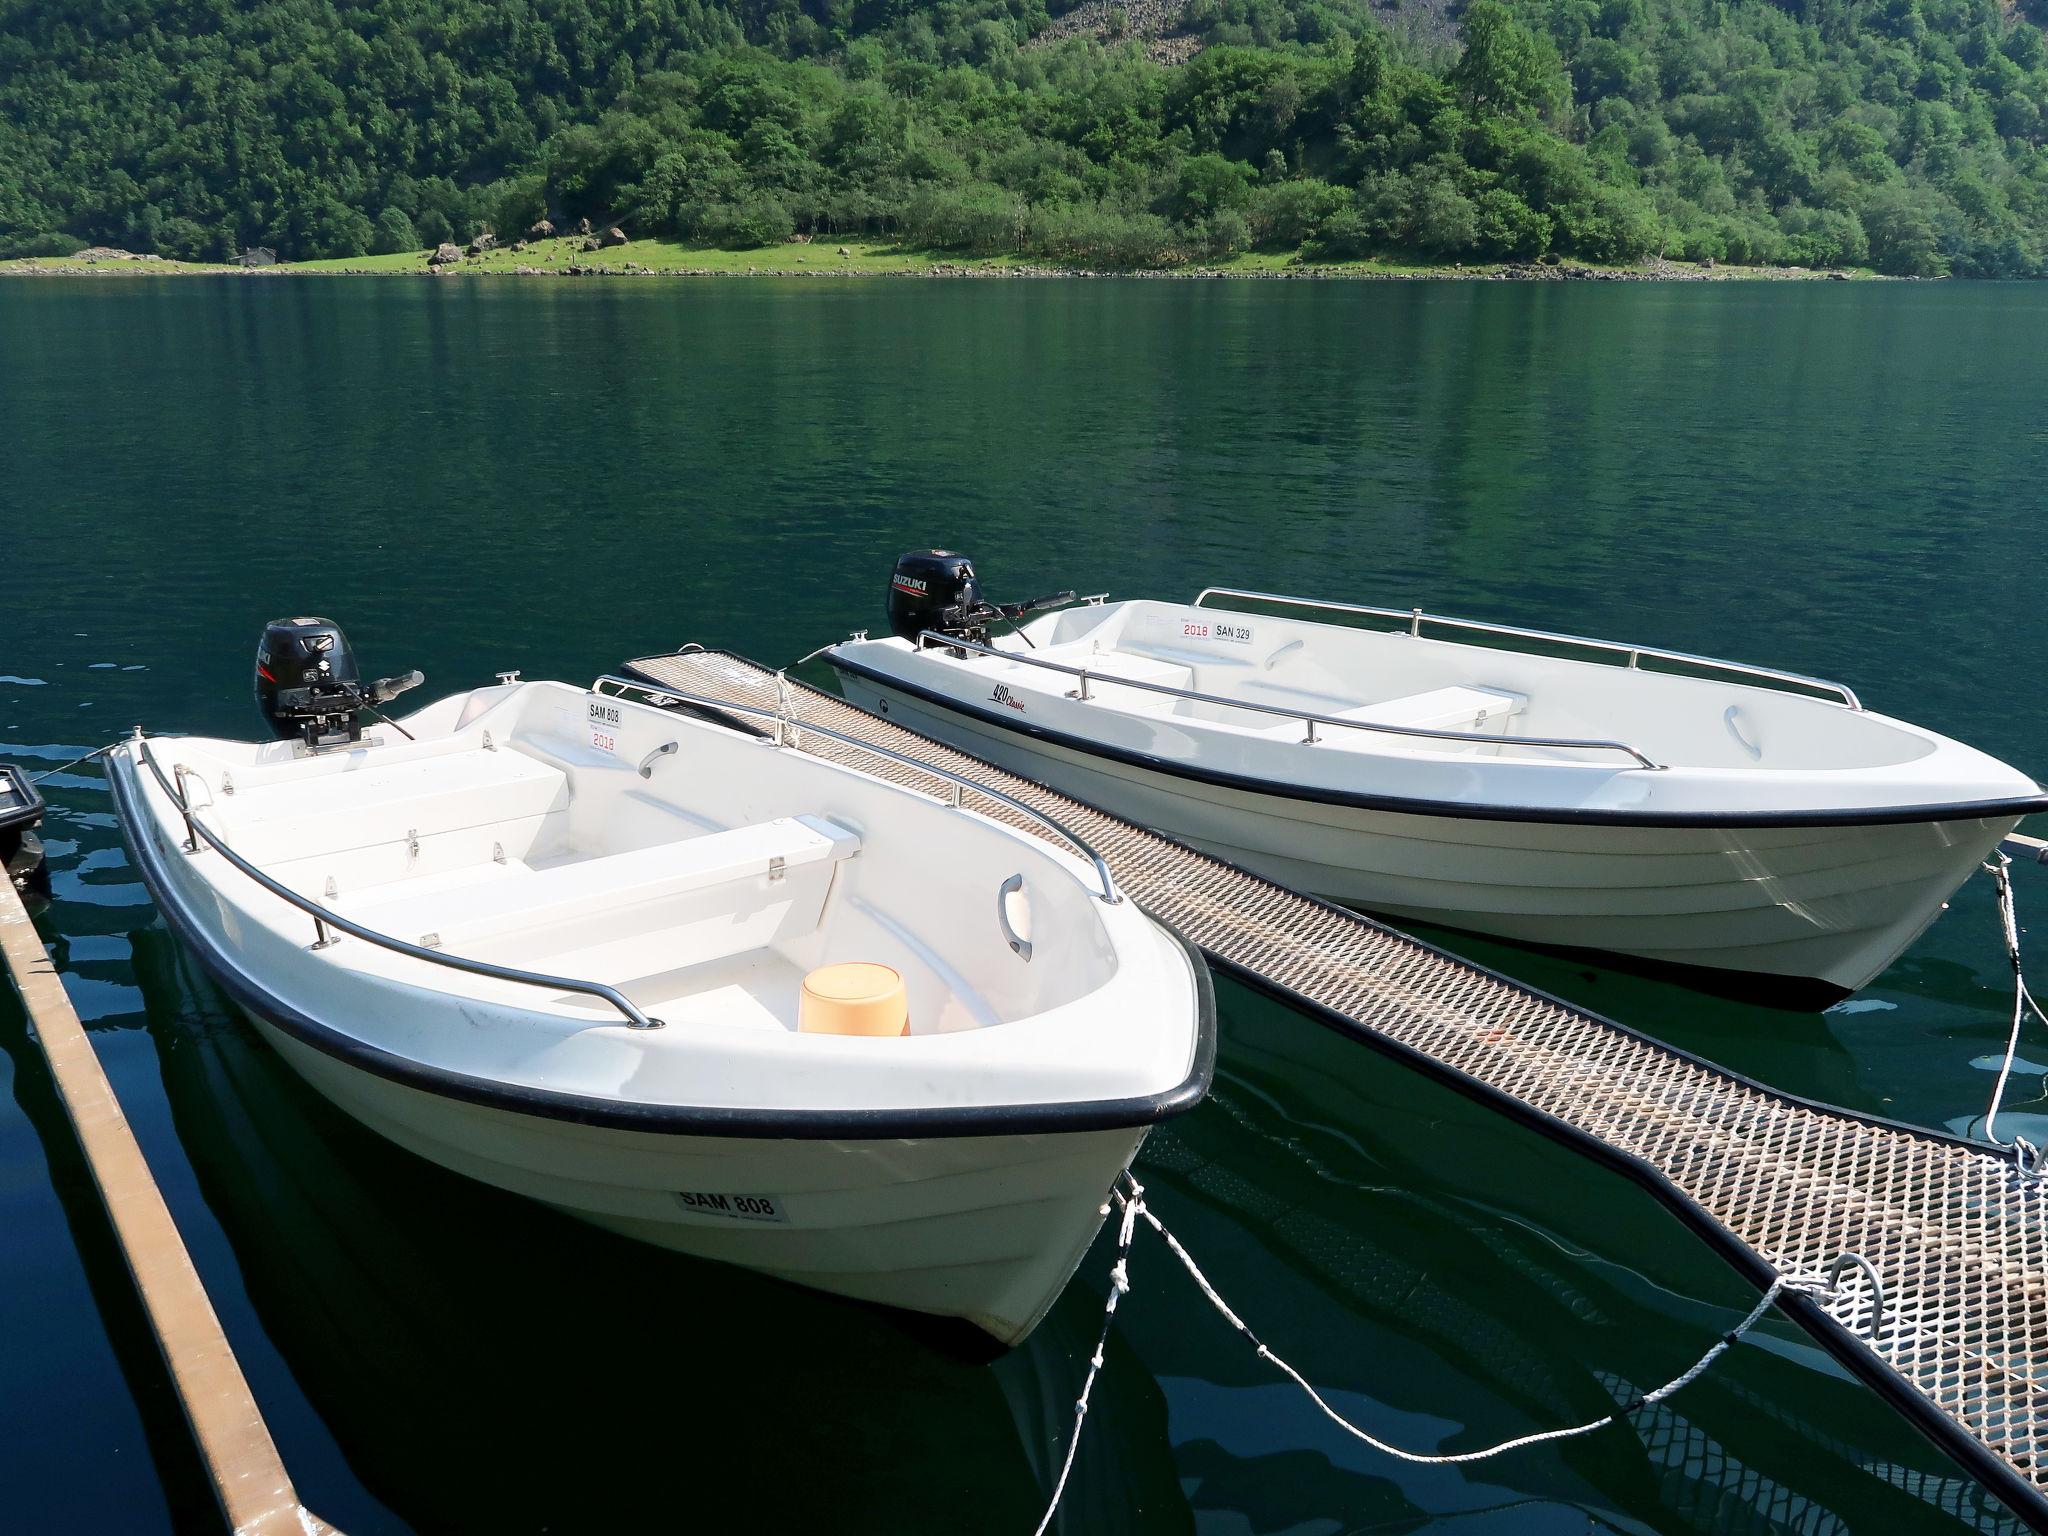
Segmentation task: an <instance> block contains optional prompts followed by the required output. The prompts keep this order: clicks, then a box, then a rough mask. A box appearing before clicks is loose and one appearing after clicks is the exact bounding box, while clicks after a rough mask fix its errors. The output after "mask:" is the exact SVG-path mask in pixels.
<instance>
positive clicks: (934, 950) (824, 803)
mask: <svg viewBox="0 0 2048 1536" xmlns="http://www.w3.org/2000/svg"><path fill="white" fill-rule="evenodd" d="M402 723H403V724H404V726H405V727H406V728H407V729H408V730H410V731H411V732H412V733H413V735H414V736H415V737H416V738H417V739H416V740H412V741H407V740H405V739H403V737H402V736H400V735H399V734H398V733H397V732H396V731H394V730H393V729H391V728H389V727H383V726H380V727H376V728H374V729H372V730H370V731H368V732H367V733H366V735H365V739H364V743H363V744H362V745H360V746H357V747H353V748H349V749H344V750H332V751H325V752H321V753H318V754H310V755H309V754H307V753H306V752H305V751H304V749H303V748H300V747H299V746H298V744H297V743H294V742H288V741H287V742H271V743H264V744H261V745H253V744H245V743H234V742H225V741H205V740H199V739H189V738H188V739H184V740H180V741H177V742H176V743H170V742H158V743H155V744H154V745H155V747H156V748H157V750H158V753H159V761H160V765H161V766H162V767H163V768H164V769H165V771H166V772H168V771H169V770H170V767H171V763H172V760H173V755H174V756H175V760H176V761H177V762H178V763H180V764H183V765H185V766H186V767H187V768H189V769H190V770H191V771H190V772H189V773H188V774H187V775H186V776H185V782H186V785H187V789H188V793H189V795H190V797H191V799H192V802H193V804H194V806H195V808H196V809H197V810H198V812H199V814H200V816H201V818H202V819H203V820H204V821H205V823H206V824H207V826H209V827H210V828H211V829H213V830H214V831H215V832H216V833H217V834H218V835H219V836H221V837H222V838H223V839H224V840H225V841H226V842H227V843H228V844H229V846H230V847H232V848H234V849H235V851H236V852H238V853H240V854H241V855H242V856H243V857H244V858H246V859H248V860H249V861H251V862H252V863H254V864H256V865H257V866H258V867H259V868H261V869H263V870H264V871H265V872H266V873H267V874H269V875H270V876H271V877H272V878H274V879H276V880H278V881H280V882H282V883H284V884H285V885H287V886H289V887H290V888H292V889H293V890H295V891H297V892H299V893H300V894H302V895H304V896H307V897H309V898H311V899H312V900H315V901H318V902H320V903H321V904H322V905H324V906H325V907H327V908H328V909H330V910H332V911H334V912H336V913H338V914H339V915H341V916H343V917H345V918H348V919H351V920H353V921H354V922H357V923H360V924H363V925H365V926H367V927H369V928H372V929H374V930H376V931H377V932H379V933H382V934H386V935H389V936H390V937H392V938H396V939H400V940H403V941H406V942H408V943H414V944H420V945H424V946H427V947H429V948H433V949H437V950H440V951H442V952H445V953H448V954H452V955H461V956H465V957H468V958H471V959H476V960H483V961H488V962H492V963H495V964H501V965H508V966H514V967H517V968H520V969H522V970H529V971H538V972H544V973H548V974H553V975H558V976H566V977H573V978H575V979H577V980H580V981H598V982H603V983H606V984H608V985H611V986H614V987H616V988H618V989H619V990H621V991H622V992H624V993H625V994H626V996H627V997H629V998H630V999H632V1001H633V1002H635V1003H636V1004H638V1005H639V1006H640V1007H641V1008H643V1009H645V1010H646V1011H647V1012H648V1013H649V1014H653V1015H658V1016H659V1017H660V1018H661V1019H662V1021H663V1022H664V1023H666V1024H669V1025H676V1024H692V1023H694V1024H702V1025H705V1026H707V1027H717V1028H725V1029H730V1028H750V1029H759V1030H777V1031H794V1030H796V1029H797V1028H798V1024H799V1019H800V997H801V993H802V989H803V985H804V979H805V977H806V975H807V974H808V973H810V972H812V971H814V970H816V969H817V968H819V967H821V966H826V965H832V964H838V963H843V962H855V961H862V962H875V963H880V964H882V965H886V966H889V967H892V968H893V969H894V970H896V971H897V972H898V973H899V974H900V975H901V977H902V979H903V983H904V986H905V989H906V991H907V994H908V1022H907V1028H906V1029H905V1030H904V1031H902V1032H903V1033H908V1034H911V1035H924V1034H941V1033H950V1032H954V1031H960V1030H970V1029H979V1028H985V1027H988V1026H992V1025H999V1024H1004V1023H1009V1022H1013V1021H1016V1020H1020V1019H1024V1018H1027V1017H1030V1016H1034V1015H1039V1014H1043V1013H1044V1012H1046V1011H1048V1010H1050V1009H1053V1008H1057V1007H1059V1006H1061V1005H1062V1004H1065V1003H1068V1002H1071V1001H1073V1000H1075V999H1077V998H1080V997H1082V996H1084V995H1086V994H1088V993H1089V992H1091V991H1092V990H1094V989H1096V988H1098V987H1100V986H1101V985H1103V984H1104V983H1105V982H1106V981H1107V980H1108V979H1109V977H1110V975H1111V974H1112V972H1113V971H1114V968H1115V965H1116V955H1115V950H1114V948H1113V946H1112V944H1111V942H1110V939H1109V936H1108V934H1107V932H1106V931H1105V928H1104V924H1103V921H1102V919H1101V917H1100V916H1099V915H1098V914H1099V910H1100V908H1101V904H1100V903H1099V902H1098V901H1097V900H1096V898H1095V895H1094V893H1093V891H1092V889H1091V887H1090V886H1089V884H1087V883H1086V882H1088V881H1090V880H1092V878H1093V876H1092V871H1090V870H1089V869H1088V867H1087V866H1086V865H1085V864H1082V863H1080V862H1079V861H1078V860H1069V859H1064V858H1062V857H1060V856H1058V855H1056V854H1055V853H1053V852H1052V851H1051V850H1050V849H1049V848H1046V847H1043V846H1042V845H1041V844H1040V843H1039V842H1038V841H1037V840H1036V839H1028V838H1024V837H1020V836H1018V835H1016V834H1014V833H1012V832H1010V831H1008V830H1007V829H1004V828H1001V827H998V826H996V825H995V824H993V823H991V822H988V821H985V820H983V819H982V818H980V817H977V816H973V815H967V814H963V813H962V812H960V811H957V810H954V809H953V808H951V807H950V806H949V805H946V804H943V803H941V802H939V801H938V800H936V799H933V798H931V797H930V796H928V795H924V794H919V793H916V792H914V791H908V790H904V789H900V788H896V787H893V786H891V785H887V784H884V783H881V782H879V781H877V780H875V779H873V778H870V777H868V776H866V775H863V774H856V773H850V772H846V771H842V770H839V769H836V768H833V767H831V766H830V765H826V764H821V763H818V762H816V761H815V760H811V759H807V758H804V757H803V756H802V755H801V754H798V753H793V752H783V751H779V750H777V749H776V748H775V747H773V746H772V745H770V744H768V743H766V742H762V741H759V740H756V739H753V738H751V737H748V736H744V735H741V734H739V733H736V732H733V731H730V730H727V729H724V728H721V727H718V726H715V725H711V724H708V723H706V722H702V721H699V720H696V719H693V718H689V717H683V716H677V715H674V714H669V713H664V712H661V711H657V710H654V709H651V708H646V707H636V706H634V705H631V704H627V703H624V702H623V701H619V700H616V699H604V700H600V699H598V698H597V697H596V696H595V695H592V694H590V693H588V692H586V691H585V690H582V689H576V688H569V687H565V686H563V685H561V684H554V683H528V684H519V685H513V686H510V687H504V688H491V689H484V690H480V691H478V692H477V693H474V694H466V695H457V696H455V697H453V698H451V699H444V700H442V701H440V702H439V703H437V704H434V705H430V706H428V707H427V708H425V709H423V710H421V711H420V712H418V713H417V714H415V715H413V716H409V717H407V718H406V719H405V720H404V721H403V722H402ZM940 787H941V786H936V785H935V786H934V788H935V790H936V789H938V788H940ZM170 820H171V824H172V825H174V826H175V825H176V820H175V812H171V813H170ZM941 850H943V857H940V856H937V855H938V853H939V851H941ZM1012 876H1021V879H1020V880H1018V881H1017V882H1015V888H1014V889H1010V890H1008V891H1005V890H1003V889H1002V887H1003V886H1004V884H1005V882H1006V881H1007V880H1009V879H1010V877H1012ZM240 886H241V889H242V891H243V892H244V894H245V896H246V901H247V906H248V908H249V909H250V910H252V911H255V912H259V913H261V914H262V915H263V916H264V919H265V921H266V923H269V922H271V921H272V920H273V919H274V923H275V926H278V927H281V928H284V929H286V930H287V931H289V932H290V933H292V934H293V935H294V936H295V937H296V935H297V934H298V931H299V930H300V928H302V927H303V926H304V925H305V924H306V923H307V921H308V919H307V918H306V916H305V915H304V914H303V913H301V912H299V911H297V910H295V909H293V908H291V907H290V906H289V905H288V904H287V903H285V902H283V901H281V900H279V899H277V898H276V897H274V896H273V895H270V894H269V893H266V892H264V891H263V890H262V889H261V888H260V887H259V886H257V885H256V884H255V883H254V882H249V881H243V882H240ZM1013 941H1021V942H1023V943H1024V944H1025V945H1026V952H1020V951H1019V949H1018V948H1017V947H1016V944H1015V943H1014V942H1013ZM1033 946H1035V947H1037V948H1040V949H1049V950H1052V951H1055V952H1056V953H1057V956H1058V959H1057V961H1056V963H1045V962H1044V960H1041V962H1040V963H1037V964H1032V963H1030V961H1029V958H1028V950H1029V948H1030V947H1033ZM335 954H336V957H337V958H340V957H343V956H347V957H348V958H349V959H350V961H351V963H355V964H365V965H382V964H389V965H396V966H402V967H407V968H409V969H408V970H407V971H406V972H405V974H406V975H407V976H408V977H415V978H416V977H418V976H419V974H420V967H419V962H418V961H416V960H411V959H407V958H405V957H402V956H396V955H393V954H391V953H390V952H388V951H382V950H379V949H377V948H375V947H374V946H371V945H367V944H363V943H352V944H347V945H345V946H344V947H343V948H340V949H337V950H336V952H335ZM430 979H431V980H432V982H433V984H435V985H443V986H446V987H449V988H450V989H454V990H465V991H474V990H476V989H477V988H478V987H479V985H483V986H488V985H489V984H488V983H479V982H478V981H477V979H476V978H475V977H473V976H470V975H465V974H463V973H459V972H456V971H453V970H440V969H438V968H434V969H433V970H432V972H431V977H430ZM503 985H504V987H505V990H504V991H503V992H501V993H499V994H497V995H499V996H501V997H502V998H503V999H504V1000H506V1001H516V1002H519V1003H523V1004H526V1005H528V1006H534V1005H536V1003H538V1004H539V1005H540V1006H544V1007H546V1008H548V1009H550V1010H552V1011H559V1012H565V1013H567V1014H570V1015H572V1016H577V1017H582V1016H585V1015H592V1014H595V1015H597V1016H599V1017H603V1018H607V1019H610V1020H616V1019H617V1017H618V1016H617V1014H616V1013H615V1012H614V1011H613V1010H612V1009H611V1008H610V1006H609V1005H608V1004H606V1003H605V1002H604V1001H603V1000H602V999H599V998H595V997H590V996H587V995H583V994H572V993H564V994H561V995H559V996H551V995H550V994H547V993H545V992H540V991H538V990H537V989H534V988H530V987H523V986H519V985H517V984H513V983H505V984H503Z"/></svg>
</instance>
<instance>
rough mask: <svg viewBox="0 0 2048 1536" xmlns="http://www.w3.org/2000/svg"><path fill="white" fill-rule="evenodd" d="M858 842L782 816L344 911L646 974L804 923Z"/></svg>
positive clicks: (466, 945)
mask: <svg viewBox="0 0 2048 1536" xmlns="http://www.w3.org/2000/svg"><path fill="white" fill-rule="evenodd" d="M859 851H860V838H859V837H858V836H857V835H856V834H854V833H852V832H849V831H848V830H847V829H846V828H844V827H842V826H840V825H838V824H837V823H836V822H831V821H827V820H825V819H824V818H822V817H817V816H795V817H783V818H781V819H778V820H775V821H765V822H760V823H758V824H756V825H753V826H746V827H734V828H731V829H729V830H727V831H723V832H707V833H705V834H703V835H702V836H699V837H690V838H683V839H680V840H678V841H675V842H668V843H658V844H654V845H652V846H650V847H645V848H634V849H630V850H628V851H626V852H624V853H613V854H605V855H601V856H599V857H597V858H589V859H578V860H574V861H571V862H567V863H561V864H554V865H550V866H549V867H547V868H545V869H537V870H534V871H532V872H531V873H529V874H525V875H522V876H520V877H519V878H517V879H504V880H493V881H489V882H487V883H483V884H478V885H469V886H464V887H460V888H458V889H452V890H450V889H441V890H429V891H423V892H420V893H417V894H405V893H403V891H402V886H401V887H399V888H397V889H394V887H392V886H383V887H379V888H377V889H376V890H375V891H373V892H372V893H370V894H372V895H374V896H375V897H377V898H380V899H377V900H373V901H368V902H363V903H361V904H356V903H349V904H348V905H346V906H345V907H344V908H343V910H344V911H345V912H346V913H347V915H348V916H350V917H353V918H354V919H355V920H356V921H357V922H360V923H363V924H365V925H367V926H369V927H371V928H375V929H376V930H378V931H379V932H380V933H386V934H389V935H390V936H391V937H393V938H396V939H404V940H406V941H408V942H410V943H415V944H420V943H425V944H430V945H436V946H438V947H440V948H442V949H444V950H447V951H448V952H450V953H453V954H461V955H467V956H469V957H471V958H472V959H481V960H492V961H496V962H499V963H501V964H511V965H520V966H530V965H532V964H534V963H536V962H538V961H539V960H540V959H541V958H542V957H545V956H549V955H560V954H564V953H566V952H568V951H570V950H576V951H578V952H580V953H581V954H582V955H583V956H584V957H585V959H586V962H587V963H589V964H592V965H598V966H600V967H602V968H603V969H604V970H606V971H609V972H611V973H612V975H645V974H650V972H651V971H652V970H655V969H674V968H677V967H680V966H684V965H694V964H699V963H701V962H703V961H705V960H710V959H718V958H722V957H724V956H727V955H733V954H739V953H742V952H744V951H746V950H750V949H758V948H761V947H763V946H765V945H768V944H772V943H775V942H777V941H778V940H780V939H783V938H787V937H791V936H794V935H796V934H800V933H808V932H809V931H811V930H812V929H813V928H815V927H816V926H817V925H818V921H819V918H820V917H821V916H822V914H823V910H824V904H825V897H826V895H827V894H828V892H829V891H830V889H831V884H832V871H833V868H834V867H835V866H836V865H837V864H838V863H839V862H840V861H841V860H843V859H847V858H851V857H852V856H853V855H854V854H855V853H857V852H859ZM650 945H651V946H652V947H651V948H650ZM588 979H591V980H598V981H604V980H609V979H612V976H608V975H604V974H591V975H589V976H588Z"/></svg>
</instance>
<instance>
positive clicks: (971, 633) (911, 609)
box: [889, 549, 1074, 654]
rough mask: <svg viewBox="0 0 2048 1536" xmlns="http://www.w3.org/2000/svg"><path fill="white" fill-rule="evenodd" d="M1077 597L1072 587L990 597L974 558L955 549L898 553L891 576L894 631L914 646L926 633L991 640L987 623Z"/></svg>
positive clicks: (891, 629)
mask: <svg viewBox="0 0 2048 1536" xmlns="http://www.w3.org/2000/svg"><path fill="white" fill-rule="evenodd" d="M1073 600H1074V594H1073V593H1071V592H1055V593H1053V594H1051V595H1050V596H1048V597H1034V598H1032V599H1031V600H1030V601H1029V602H1024V603H991V602H988V601H986V600H985V599H983V597H982V595H981V582H980V581H979V580H977V579H976V577H975V574H974V562H973V561H972V560H970V559H968V558H967V557H966V556H965V555H958V554H954V553H953V552H951V551H950V550H944V549H921V550H916V551H914V552H912V553H911V554H907V555H902V556H899V557H898V558H897V561H896V569H895V571H894V572H893V573H892V574H891V575H890V577H889V632H890V633H891V634H893V635H895V636H896V637H897V638H898V639H900V640H908V641H909V642H910V643H911V644H912V645H915V644H917V637H918V636H919V635H920V634H924V633H927V632H929V633H932V634H939V635H947V636H950V637H952V638H955V639H960V640H967V641H971V642H972V643H974V644H976V645H987V644H988V627H989V625H991V624H993V623H995V622H997V621H998V620H1001V619H1009V620H1012V621H1015V620H1017V619H1021V618H1023V617H1024V615H1026V614H1027V613H1037V612H1038V611H1039V610H1041V609H1044V608H1057V607H1059V606H1060V605H1061V604H1062V603H1071V602H1072V601H1073ZM955 654H959V653H957V652H956V653H955Z"/></svg>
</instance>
